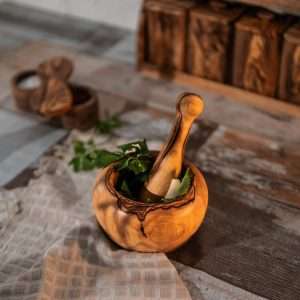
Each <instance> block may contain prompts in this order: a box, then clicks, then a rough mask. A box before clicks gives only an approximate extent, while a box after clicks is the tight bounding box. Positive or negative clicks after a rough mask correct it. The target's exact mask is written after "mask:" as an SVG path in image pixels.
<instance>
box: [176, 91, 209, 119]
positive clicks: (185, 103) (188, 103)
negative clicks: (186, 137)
mask: <svg viewBox="0 0 300 300" xmlns="http://www.w3.org/2000/svg"><path fill="white" fill-rule="evenodd" d="M178 104H179V106H178V109H179V111H180V112H181V113H182V115H183V116H184V117H190V118H193V119H194V118H197V117H198V116H199V115H200V114H201V113H202V112H203V109H204V102H203V100H202V98H201V97H200V96H199V95H196V94H185V95H183V96H182V98H181V100H180V101H179V103H178Z"/></svg>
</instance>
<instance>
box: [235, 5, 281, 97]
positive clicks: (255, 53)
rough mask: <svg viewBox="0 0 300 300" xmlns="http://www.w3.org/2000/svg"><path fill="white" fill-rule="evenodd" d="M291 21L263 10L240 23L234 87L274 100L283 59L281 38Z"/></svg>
mask: <svg viewBox="0 0 300 300" xmlns="http://www.w3.org/2000/svg"><path fill="white" fill-rule="evenodd" d="M286 27H287V22H286V21H284V20H283V19H282V18H281V17H276V16H275V15H274V14H272V13H270V12H267V11H264V10H260V11H258V12H257V13H256V14H253V15H247V16H244V17H242V18H241V19H240V20H239V21H238V22H237V23H236V24H235V28H236V33H235V42H234V61H233V81H232V83H233V85H235V86H237V87H240V88H243V89H245V90H248V91H252V92H255V93H258V94H261V95H266V96H271V97H274V96H275V95H276V89H277V79H278V76H279V67H280V59H281V39H282V33H283V31H284V29H285V28H286Z"/></svg>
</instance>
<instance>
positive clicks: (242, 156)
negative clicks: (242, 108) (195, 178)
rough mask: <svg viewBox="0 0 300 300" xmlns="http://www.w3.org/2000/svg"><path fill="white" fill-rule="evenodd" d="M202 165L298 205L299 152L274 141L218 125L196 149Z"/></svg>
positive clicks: (250, 188) (246, 187) (253, 189)
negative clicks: (201, 145) (202, 144)
mask: <svg viewBox="0 0 300 300" xmlns="http://www.w3.org/2000/svg"><path fill="white" fill-rule="evenodd" d="M198 160H199V163H200V165H201V168H202V169H203V170H205V171H207V172H211V173H213V174H218V175H220V176H221V177H223V178H226V179H228V180H233V181H236V182H239V183H240V184H243V185H244V190H245V191H249V192H252V193H254V194H258V195H261V196H265V197H267V198H268V199H272V200H276V201H279V202H284V203H286V204H289V205H292V206H295V207H298V208H300V196H299V193H300V155H299V153H297V152H294V151H290V150H288V149H286V148H285V147H284V146H283V145H280V144H278V143H276V142H274V141H271V140H268V139H264V138H261V137H258V136H255V135H251V134H246V133H244V134H242V133H240V132H238V131H233V130H231V131H229V130H226V129H222V128H220V129H218V131H217V132H215V133H214V134H213V135H212V136H211V137H210V139H209V140H208V141H207V142H206V144H205V146H204V147H203V148H202V149H201V150H200V151H199V155H198Z"/></svg>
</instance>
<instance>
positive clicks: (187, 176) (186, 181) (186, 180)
mask: <svg viewBox="0 0 300 300" xmlns="http://www.w3.org/2000/svg"><path fill="white" fill-rule="evenodd" d="M192 179H193V175H192V173H191V171H190V169H186V171H185V173H184V176H183V178H182V180H181V183H180V186H179V187H178V189H177V190H176V197H180V196H183V195H185V194H186V193H187V192H188V191H189V189H190V186H191V184H192Z"/></svg>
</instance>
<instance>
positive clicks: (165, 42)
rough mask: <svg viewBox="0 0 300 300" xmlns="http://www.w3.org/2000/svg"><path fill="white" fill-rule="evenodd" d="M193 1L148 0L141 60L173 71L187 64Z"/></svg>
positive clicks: (143, 18)
mask: <svg viewBox="0 0 300 300" xmlns="http://www.w3.org/2000/svg"><path fill="white" fill-rule="evenodd" d="M193 5H194V4H193V2H190V1H145V3H144V7H143V15H142V18H141V24H140V37H139V38H140V40H141V41H140V42H139V52H140V53H141V55H140V60H141V61H142V62H148V63H150V64H153V65H155V66H157V67H158V68H159V69H160V70H161V72H162V73H165V74H172V73H173V72H175V71H176V70H179V71H183V70H184V67H185V51H186V45H185V40H186V28H187V26H186V24H187V12H188V9H189V8H190V7H191V6H193Z"/></svg>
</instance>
